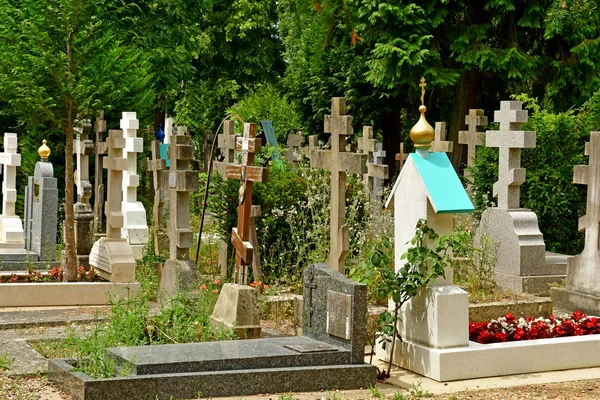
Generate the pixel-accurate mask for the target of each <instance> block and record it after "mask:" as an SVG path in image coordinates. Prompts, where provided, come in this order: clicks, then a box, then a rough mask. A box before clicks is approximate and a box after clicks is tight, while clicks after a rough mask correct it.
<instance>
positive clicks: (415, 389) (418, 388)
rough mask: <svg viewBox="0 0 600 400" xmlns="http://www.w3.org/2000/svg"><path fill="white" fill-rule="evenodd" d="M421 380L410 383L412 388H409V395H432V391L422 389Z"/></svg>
mask: <svg viewBox="0 0 600 400" xmlns="http://www.w3.org/2000/svg"><path fill="white" fill-rule="evenodd" d="M422 385H423V382H421V381H419V382H416V383H414V382H413V384H412V389H411V390H410V395H411V396H413V397H419V398H420V397H433V393H431V392H430V391H429V390H423V388H422Z"/></svg>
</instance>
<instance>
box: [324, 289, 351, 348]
mask: <svg viewBox="0 0 600 400" xmlns="http://www.w3.org/2000/svg"><path fill="white" fill-rule="evenodd" d="M351 326H352V296H350V295H349V294H344V293H339V292H333V291H331V290H328V291H327V333H328V334H330V335H333V336H337V337H341V338H343V339H346V340H350V331H351V329H350V327H351Z"/></svg>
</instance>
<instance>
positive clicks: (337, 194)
mask: <svg viewBox="0 0 600 400" xmlns="http://www.w3.org/2000/svg"><path fill="white" fill-rule="evenodd" d="M345 114H346V99H345V98H344V97H334V98H333V99H332V100H331V115H325V118H324V131H325V133H331V150H316V149H315V147H316V146H315V145H316V138H312V137H311V138H310V139H309V148H310V167H311V168H320V169H325V170H329V171H331V211H330V215H331V217H330V223H331V227H330V230H329V237H330V242H329V260H328V262H327V264H328V265H329V268H330V269H333V270H336V271H339V272H341V273H342V274H343V273H344V272H345V269H346V257H347V255H348V250H349V248H350V231H349V229H348V226H347V225H346V195H345V191H346V173H354V174H365V173H367V172H368V169H367V165H366V164H367V155H366V154H358V153H347V152H346V136H350V135H352V133H353V129H352V117H351V116H350V115H345Z"/></svg>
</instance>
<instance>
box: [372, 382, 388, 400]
mask: <svg viewBox="0 0 600 400" xmlns="http://www.w3.org/2000/svg"><path fill="white" fill-rule="evenodd" d="M368 389H369V392H371V398H373V399H384V400H385V394H383V393H381V390H380V389H379V386H377V385H371V386H369V387H368Z"/></svg>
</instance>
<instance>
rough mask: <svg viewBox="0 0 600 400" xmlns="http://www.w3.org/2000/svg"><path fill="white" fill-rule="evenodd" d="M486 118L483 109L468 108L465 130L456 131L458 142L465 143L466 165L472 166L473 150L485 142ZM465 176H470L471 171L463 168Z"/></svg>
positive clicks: (473, 160) (473, 159)
mask: <svg viewBox="0 0 600 400" xmlns="http://www.w3.org/2000/svg"><path fill="white" fill-rule="evenodd" d="M487 123H488V118H487V117H486V116H485V115H483V110H478V109H470V110H469V114H468V115H465V124H466V125H467V130H466V131H459V132H458V143H460V144H466V145H467V166H468V167H470V168H472V167H473V165H474V162H475V152H476V151H477V147H478V146H483V145H484V144H485V131H484V129H485V126H486V125H487ZM465 176H466V177H467V178H468V177H470V176H471V172H470V171H469V170H468V169H467V170H465Z"/></svg>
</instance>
